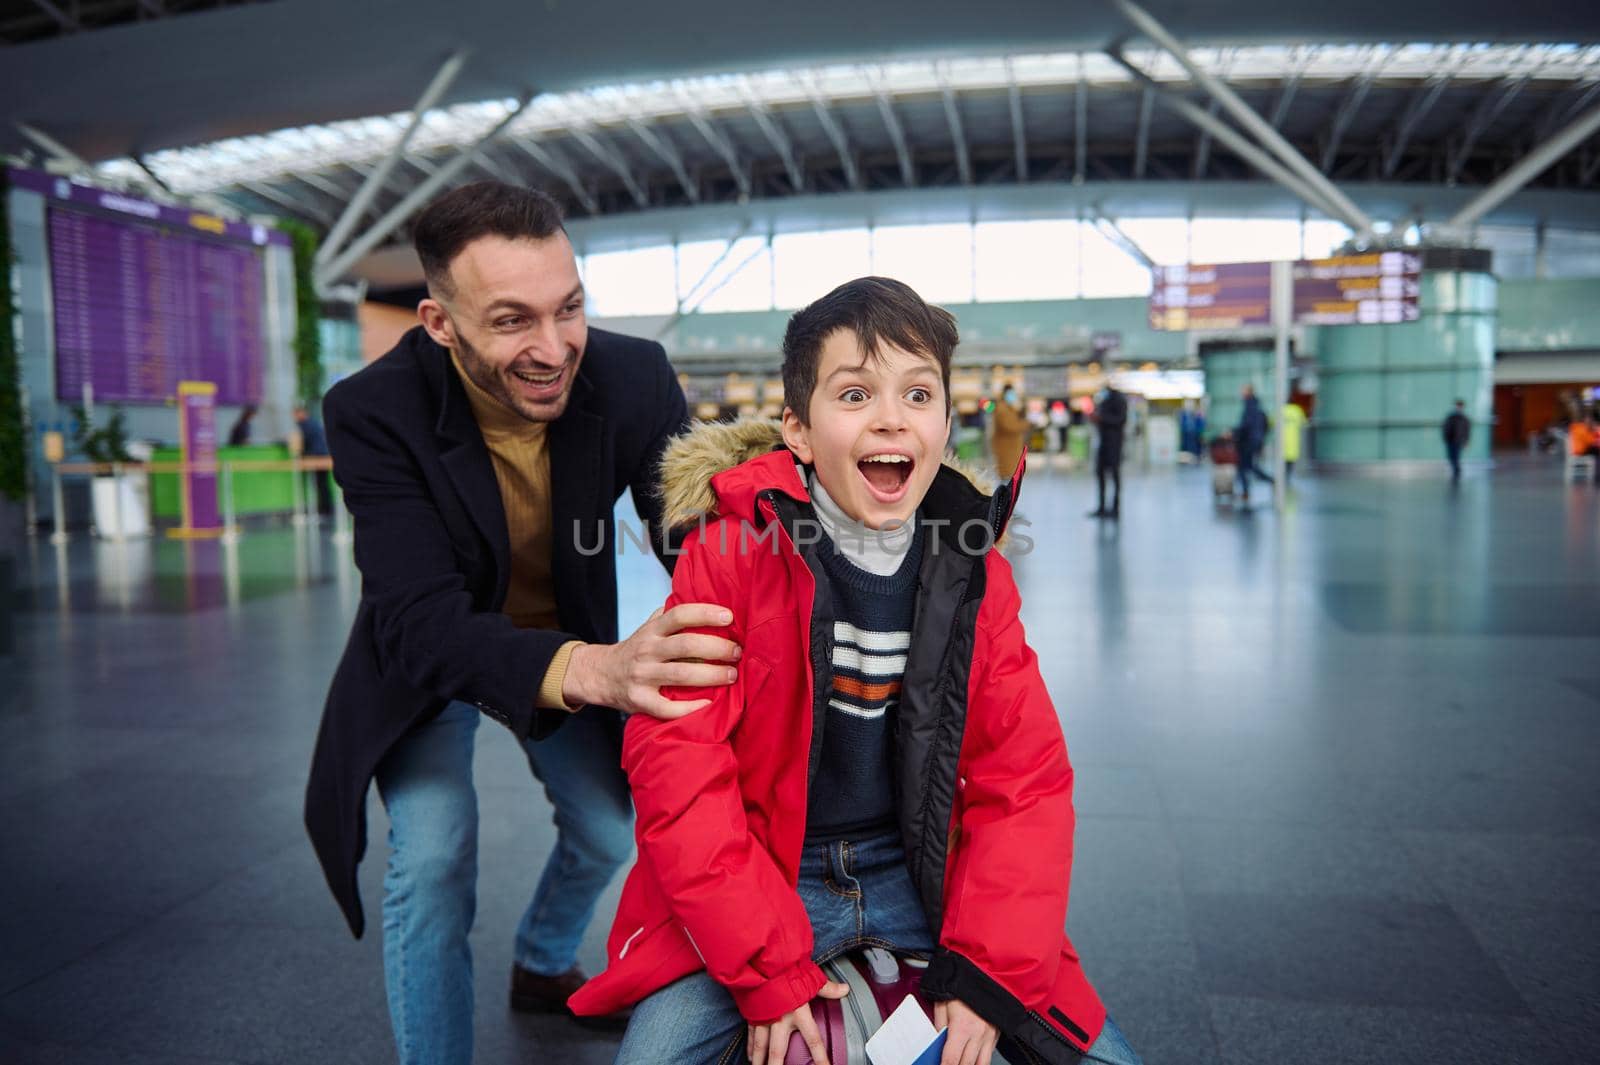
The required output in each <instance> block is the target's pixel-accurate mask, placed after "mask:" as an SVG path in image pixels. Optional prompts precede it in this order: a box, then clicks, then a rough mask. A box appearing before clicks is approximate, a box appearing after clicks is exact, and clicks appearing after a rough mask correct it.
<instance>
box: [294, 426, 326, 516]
mask: <svg viewBox="0 0 1600 1065" xmlns="http://www.w3.org/2000/svg"><path fill="white" fill-rule="evenodd" d="M294 427H295V428H296V429H297V430H299V432H300V454H301V455H303V456H305V457H307V458H318V457H326V455H327V454H328V434H327V433H325V432H324V431H323V429H322V423H321V422H319V421H318V420H317V419H315V418H313V417H312V416H311V412H310V411H309V410H307V409H306V405H305V404H304V403H296V404H295V407H294ZM311 483H312V484H314V485H316V492H317V513H318V514H320V515H321V516H322V517H324V518H326V517H328V516H330V515H331V514H332V513H333V486H332V485H330V484H329V483H328V472H327V471H326V470H317V471H315V472H314V473H312V475H311Z"/></svg>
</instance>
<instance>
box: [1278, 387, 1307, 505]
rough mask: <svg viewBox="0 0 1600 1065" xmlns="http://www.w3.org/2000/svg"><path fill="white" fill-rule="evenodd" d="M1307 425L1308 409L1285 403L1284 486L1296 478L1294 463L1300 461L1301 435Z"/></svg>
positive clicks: (1296, 404)
mask: <svg viewBox="0 0 1600 1065" xmlns="http://www.w3.org/2000/svg"><path fill="white" fill-rule="evenodd" d="M1305 427H1306V410H1305V408H1304V407H1302V406H1300V404H1298V403H1293V402H1291V403H1285V404H1284V405H1283V428H1282V430H1281V431H1282V433H1283V486H1284V487H1285V488H1287V487H1289V482H1290V481H1293V480H1294V464H1295V463H1297V462H1299V461H1300V437H1301V434H1302V433H1303V432H1304V431H1305Z"/></svg>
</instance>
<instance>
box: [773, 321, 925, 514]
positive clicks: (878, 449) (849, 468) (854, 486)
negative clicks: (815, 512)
mask: <svg viewBox="0 0 1600 1065" xmlns="http://www.w3.org/2000/svg"><path fill="white" fill-rule="evenodd" d="M809 413H810V422H811V424H810V425H802V424H801V423H800V419H799V417H797V416H796V415H795V412H794V411H793V410H791V409H787V408H786V409H785V410H784V412H783V438H784V440H785V442H786V443H788V445H789V447H790V449H791V450H793V451H794V453H795V454H796V455H798V456H799V458H800V461H801V462H804V463H807V464H809V465H812V466H814V467H815V468H816V471H817V477H818V478H819V479H820V480H821V481H822V486H823V487H824V488H826V489H827V490H828V495H830V496H832V497H833V500H834V502H836V503H838V504H839V506H840V508H841V509H843V510H844V512H845V513H846V514H848V515H850V517H852V518H855V519H856V520H857V521H860V522H863V523H865V524H866V526H867V527H868V528H871V529H881V528H884V527H885V526H893V525H896V524H903V523H905V522H907V521H909V520H910V519H911V517H912V515H914V514H915V513H916V510H917V507H918V505H919V504H921V502H922V497H923V496H925V495H927V493H928V486H929V485H930V484H932V483H933V476H934V474H936V473H938V472H939V463H940V462H941V461H942V460H943V458H944V446H945V440H946V438H947V437H948V435H949V411H948V408H947V407H946V404H945V393H944V385H943V383H942V381H941V380H940V377H939V367H938V365H937V364H936V363H935V362H934V361H933V360H932V359H931V358H928V357H927V356H925V355H916V354H912V353H911V352H907V351H902V350H900V349H899V348H895V347H888V346H885V347H883V348H882V349H881V350H880V354H879V357H878V358H873V359H867V358H864V357H863V353H862V351H861V344H860V341H859V340H857V338H856V335H855V333H854V332H852V331H850V330H848V329H840V330H837V331H835V332H834V333H833V335H831V336H830V337H828V339H827V340H826V341H824V342H823V345H822V357H821V358H820V359H819V360H818V364H817V384H816V387H815V388H814V389H813V390H812V392H811V409H810V412H809Z"/></svg>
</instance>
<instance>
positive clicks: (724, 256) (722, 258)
mask: <svg viewBox="0 0 1600 1065" xmlns="http://www.w3.org/2000/svg"><path fill="white" fill-rule="evenodd" d="M752 224H753V223H752V222H751V220H750V219H748V218H747V219H745V221H744V224H743V225H741V226H740V227H739V230H738V232H736V233H734V235H733V236H731V237H729V238H728V242H727V243H726V244H724V245H723V248H722V253H721V254H720V255H718V256H717V257H716V258H715V259H713V260H712V262H711V265H710V266H708V267H706V269H705V272H704V273H702V274H701V275H700V280H698V281H696V282H695V283H694V284H692V285H690V286H689V288H688V291H686V292H684V294H683V298H682V299H680V300H678V308H677V311H676V312H675V313H678V314H682V313H683V311H684V308H685V307H687V306H688V305H689V304H690V302H691V301H693V300H694V297H695V293H697V292H699V291H700V288H701V286H703V285H704V284H705V283H706V282H707V281H710V280H711V277H712V275H714V274H715V273H716V272H717V269H718V268H719V267H721V266H722V264H723V263H725V262H727V261H728V256H730V255H732V254H733V246H734V245H735V244H737V243H739V241H741V240H743V239H744V235H745V234H746V233H748V232H750V226H751V225H752Z"/></svg>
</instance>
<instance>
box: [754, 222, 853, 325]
mask: <svg viewBox="0 0 1600 1065" xmlns="http://www.w3.org/2000/svg"><path fill="white" fill-rule="evenodd" d="M772 269H773V275H772V282H773V283H772V295H773V300H774V301H775V302H776V304H777V305H778V306H779V307H804V306H805V305H806V304H808V303H810V302H811V301H812V300H814V299H816V298H818V297H819V296H825V295H827V294H828V293H829V292H830V291H832V290H833V289H834V288H836V287H837V286H839V285H841V284H843V283H844V282H846V281H849V280H850V279H851V278H856V277H865V276H866V275H868V274H870V273H872V272H873V267H872V236H871V234H870V232H869V231H868V230H865V229H830V230H824V231H823V232H821V233H783V234H780V235H778V236H775V237H773V238H772Z"/></svg>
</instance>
